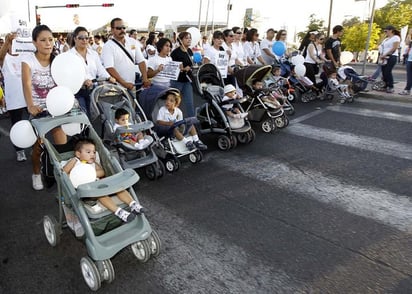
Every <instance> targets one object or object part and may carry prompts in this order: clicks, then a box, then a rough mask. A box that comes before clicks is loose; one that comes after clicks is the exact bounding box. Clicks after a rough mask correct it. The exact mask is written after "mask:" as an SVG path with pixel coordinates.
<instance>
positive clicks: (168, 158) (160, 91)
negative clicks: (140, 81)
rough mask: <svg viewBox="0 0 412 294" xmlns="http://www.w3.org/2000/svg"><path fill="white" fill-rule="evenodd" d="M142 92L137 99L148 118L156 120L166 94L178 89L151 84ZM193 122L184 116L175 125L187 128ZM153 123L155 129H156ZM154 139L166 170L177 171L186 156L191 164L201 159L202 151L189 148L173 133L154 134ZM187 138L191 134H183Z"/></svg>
mask: <svg viewBox="0 0 412 294" xmlns="http://www.w3.org/2000/svg"><path fill="white" fill-rule="evenodd" d="M145 91H146V92H144V91H143V92H142V93H141V95H140V97H139V101H140V102H141V105H142V108H143V111H144V112H145V113H146V115H147V117H148V119H149V120H152V121H156V118H157V115H158V113H159V109H160V108H161V107H162V106H163V105H164V104H165V100H166V98H167V95H168V94H170V93H176V92H178V93H180V92H179V90H178V89H174V88H166V89H165V88H161V87H156V86H152V87H150V88H149V89H147V90H145ZM194 123H195V121H194V118H186V119H184V120H182V121H179V122H176V123H175V125H174V126H175V127H183V128H186V130H187V129H189V127H190V125H193V124H194ZM156 127H157V126H156V125H155V131H156ZM156 137H157V139H156V141H157V142H158V148H156V149H155V151H156V153H157V155H158V156H159V157H160V158H161V159H162V160H163V161H164V165H165V167H166V170H167V171H168V172H174V171H177V170H178V169H179V168H180V166H181V160H180V159H182V158H184V157H186V156H187V157H188V159H189V161H190V162H191V163H193V164H195V163H197V162H200V161H201V160H202V159H203V153H202V152H201V151H200V150H198V149H197V148H195V149H193V150H189V149H188V148H187V147H186V145H185V144H184V143H183V142H182V141H179V140H177V139H176V138H175V137H174V136H173V134H170V135H168V136H164V137H161V138H159V137H158V135H157V134H156ZM185 137H186V138H187V139H189V140H190V141H193V140H191V136H189V135H185Z"/></svg>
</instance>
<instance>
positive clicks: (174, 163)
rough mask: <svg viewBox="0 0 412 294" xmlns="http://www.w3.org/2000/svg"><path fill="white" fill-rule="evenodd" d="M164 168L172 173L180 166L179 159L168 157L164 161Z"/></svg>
mask: <svg viewBox="0 0 412 294" xmlns="http://www.w3.org/2000/svg"><path fill="white" fill-rule="evenodd" d="M164 165H165V168H166V170H167V171H168V172H169V173H172V172H174V171H177V170H178V169H179V167H180V162H179V159H177V158H174V157H169V158H168V159H166V161H165V164H164Z"/></svg>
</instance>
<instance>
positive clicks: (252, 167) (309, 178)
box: [208, 153, 412, 232]
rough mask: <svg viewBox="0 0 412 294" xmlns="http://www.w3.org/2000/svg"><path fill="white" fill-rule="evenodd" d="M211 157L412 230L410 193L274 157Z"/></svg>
mask: <svg viewBox="0 0 412 294" xmlns="http://www.w3.org/2000/svg"><path fill="white" fill-rule="evenodd" d="M210 158H211V159H212V160H213V162H214V163H215V164H217V165H220V166H223V167H224V168H225V169H228V170H231V171H234V172H237V173H240V174H243V175H245V176H248V177H250V178H253V179H257V180H259V181H263V182H265V183H266V184H268V185H271V186H275V187H277V188H281V189H286V190H289V191H292V192H294V193H297V194H301V195H302V196H304V197H310V198H313V199H315V200H317V201H320V202H323V203H327V204H330V205H332V206H335V207H338V208H340V209H343V210H345V211H348V212H350V213H352V214H355V215H358V216H362V217H365V218H368V219H373V220H375V221H377V222H379V223H383V224H385V225H389V226H391V227H394V228H396V229H399V230H401V231H406V232H410V231H411V229H412V201H411V200H410V198H409V197H410V195H409V196H406V195H398V194H394V193H392V192H389V191H386V190H383V189H377V188H374V187H363V186H357V185H354V184H350V183H343V182H341V181H340V180H338V179H336V178H334V177H331V176H327V175H324V174H322V173H321V172H319V171H317V170H312V169H302V168H301V167H299V168H297V167H294V166H293V165H290V164H286V163H283V162H281V161H277V160H275V159H274V158H270V157H264V156H259V155H250V154H231V156H230V158H227V155H226V153H224V154H223V153H216V154H211V156H210ZM210 158H209V159H208V160H210ZM234 162H236V164H233V163H234Z"/></svg>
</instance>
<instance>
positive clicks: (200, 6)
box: [197, 0, 202, 31]
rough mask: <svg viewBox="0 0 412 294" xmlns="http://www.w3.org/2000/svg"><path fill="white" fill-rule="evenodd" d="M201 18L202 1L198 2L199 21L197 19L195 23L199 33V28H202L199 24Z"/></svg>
mask: <svg viewBox="0 0 412 294" xmlns="http://www.w3.org/2000/svg"><path fill="white" fill-rule="evenodd" d="M201 16H202V0H200V5H199V19H198V21H197V26H198V29H199V31H200V29H201V27H202V25H201V23H200V18H201Z"/></svg>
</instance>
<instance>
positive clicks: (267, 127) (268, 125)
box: [261, 118, 276, 133]
mask: <svg viewBox="0 0 412 294" xmlns="http://www.w3.org/2000/svg"><path fill="white" fill-rule="evenodd" d="M273 126H274V124H273V122H272V119H271V118H267V119H265V120H264V121H263V122H262V124H261V128H262V131H263V132H264V133H270V132H272V129H273ZM275 128H276V126H275Z"/></svg>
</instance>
